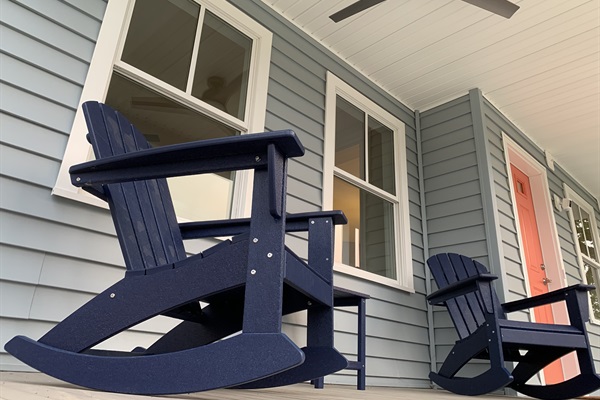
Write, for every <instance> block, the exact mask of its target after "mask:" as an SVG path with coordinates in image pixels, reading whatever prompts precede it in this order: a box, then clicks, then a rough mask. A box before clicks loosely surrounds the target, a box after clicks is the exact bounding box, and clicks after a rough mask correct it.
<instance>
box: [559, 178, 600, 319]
mask: <svg viewBox="0 0 600 400" xmlns="http://www.w3.org/2000/svg"><path fill="white" fill-rule="evenodd" d="M563 189H564V194H565V196H566V197H567V198H569V199H570V200H571V210H570V211H569V221H570V224H571V231H572V235H573V242H574V246H575V252H576V254H577V261H578V264H579V268H580V273H581V282H585V283H590V282H589V277H588V274H587V272H589V271H590V270H591V271H592V276H591V277H592V279H595V285H596V289H595V290H594V291H593V292H588V301H589V306H590V320H591V321H592V322H593V323H595V324H600V306H598V305H595V304H594V301H595V299H600V286H599V285H600V262H598V260H595V259H593V258H590V257H589V255H588V254H585V253H584V252H583V251H582V249H581V243H580V241H579V236H578V227H577V226H576V223H575V219H576V218H577V217H578V216H581V211H584V212H585V213H586V214H588V216H589V233H590V239H591V240H592V243H593V244H594V251H595V255H596V256H598V243H599V242H598V227H597V224H596V214H595V211H594V208H593V207H592V206H591V205H590V204H589V203H588V202H587V201H585V200H584V199H583V198H582V197H581V196H579V194H577V193H576V192H575V191H574V190H573V189H571V188H570V187H569V186H567V185H566V184H564V185H563ZM576 214H577V215H576ZM584 231H585V230H584ZM583 233H584V238H587V233H586V232H583ZM586 269H587V270H586ZM594 297H595V299H594Z"/></svg>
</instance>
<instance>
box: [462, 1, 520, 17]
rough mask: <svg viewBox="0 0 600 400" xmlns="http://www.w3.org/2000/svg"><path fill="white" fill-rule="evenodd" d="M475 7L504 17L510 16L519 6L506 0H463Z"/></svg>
mask: <svg viewBox="0 0 600 400" xmlns="http://www.w3.org/2000/svg"><path fill="white" fill-rule="evenodd" d="M463 1H464V2H466V3H469V4H473V5H474V6H476V7H479V8H483V9H484V10H488V11H491V12H493V13H494V14H498V15H500V16H502V17H504V18H510V17H512V16H513V14H514V13H516V12H517V10H518V9H519V6H518V5H516V4H513V3H511V2H510V1H508V0H463Z"/></svg>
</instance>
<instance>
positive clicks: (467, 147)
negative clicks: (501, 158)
mask: <svg viewBox="0 0 600 400" xmlns="http://www.w3.org/2000/svg"><path fill="white" fill-rule="evenodd" d="M420 115H421V126H420V128H421V141H422V153H423V154H422V160H423V182H424V187H423V190H424V192H425V193H424V195H425V208H426V215H427V233H428V241H429V255H435V254H438V253H445V252H454V253H461V254H465V255H467V256H470V257H473V258H476V259H477V260H479V261H481V262H482V263H484V264H486V265H488V242H487V240H486V226H485V218H484V205H483V204H484V201H483V195H482V189H481V182H480V176H481V170H480V166H479V160H478V154H477V151H478V147H477V143H476V137H475V132H476V129H475V127H474V118H475V117H474V115H473V112H472V104H471V99H470V96H469V95H465V96H462V97H459V98H457V99H455V100H452V101H450V102H448V103H445V104H443V105H440V106H438V107H435V108H433V109H430V110H427V111H424V112H422V113H421V114H420ZM433 290H435V283H433ZM433 326H434V335H435V336H434V337H435V341H434V342H435V355H436V364H437V368H439V367H440V366H441V363H442V362H443V361H444V360H445V358H446V355H447V354H448V352H449V351H450V349H451V348H452V346H453V345H454V342H455V341H456V340H457V339H458V336H457V334H456V332H455V329H454V325H453V324H452V321H451V319H450V316H449V314H448V312H447V311H446V310H445V308H442V307H434V308H433ZM472 368H477V367H471V366H468V367H467V368H466V370H471V369H472Z"/></svg>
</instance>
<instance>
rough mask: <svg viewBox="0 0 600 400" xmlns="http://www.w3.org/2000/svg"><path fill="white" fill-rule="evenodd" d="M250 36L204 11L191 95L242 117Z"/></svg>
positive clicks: (249, 54)
mask: <svg viewBox="0 0 600 400" xmlns="http://www.w3.org/2000/svg"><path fill="white" fill-rule="evenodd" d="M251 53H252V39H250V38H249V37H247V36H246V35H244V34H242V33H240V32H239V31H238V30H237V29H235V28H233V27H232V26H231V25H229V24H227V23H226V22H225V21H223V20H221V19H220V18H217V17H216V16H215V15H213V14H211V13H210V12H208V11H207V12H206V15H205V17H204V23H203V26H202V34H201V37H200V49H199V50H198V61H197V64H196V72H195V75H194V85H193V87H192V95H193V96H195V97H197V98H199V99H200V100H203V101H205V102H207V103H209V104H210V105H212V106H214V107H217V108H218V109H220V110H222V111H225V112H227V113H228V114H231V115H233V116H234V117H237V118H239V119H244V110H245V108H246V94H247V91H248V74H249V71H250V57H251Z"/></svg>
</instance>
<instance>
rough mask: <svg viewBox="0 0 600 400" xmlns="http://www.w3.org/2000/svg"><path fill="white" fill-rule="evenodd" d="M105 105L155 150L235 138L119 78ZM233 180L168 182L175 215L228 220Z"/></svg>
mask: <svg viewBox="0 0 600 400" xmlns="http://www.w3.org/2000/svg"><path fill="white" fill-rule="evenodd" d="M105 102H106V104H108V105H110V106H112V107H113V108H115V109H117V110H119V111H120V112H121V113H123V114H124V115H125V116H127V118H128V119H129V120H130V121H131V122H132V123H133V124H134V125H135V126H136V127H137V128H138V129H139V130H140V131H141V132H143V133H144V135H145V136H146V139H147V140H148V142H150V144H151V145H152V146H154V147H158V146H164V145H168V144H175V143H183V142H190V141H194V140H201V139H210V138H217V137H224V136H234V135H236V134H238V132H236V131H235V130H234V129H232V128H230V127H228V126H225V125H223V124H221V123H220V122H217V121H215V120H213V119H210V118H208V117H207V116H205V115H202V114H199V113H197V112H194V111H192V110H190V109H188V108H186V107H184V106H182V105H180V104H178V103H175V102H174V101H172V100H169V99H167V98H166V97H164V96H161V95H159V94H157V93H155V92H152V91H151V90H149V89H147V88H145V87H143V86H141V85H138V84H137V83H135V82H132V81H130V80H128V79H125V78H123V77H122V76H120V75H118V74H113V76H112V79H111V82H110V86H109V88H108V94H107V96H106V101H105ZM233 179H234V173H232V172H224V173H220V174H204V175H196V176H191V177H180V178H172V179H169V186H170V188H171V191H172V194H173V202H174V203H175V211H176V212H177V215H178V216H179V217H182V218H186V219H189V220H206V219H215V218H229V215H230V209H231V199H232V193H233Z"/></svg>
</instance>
